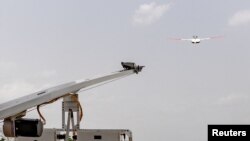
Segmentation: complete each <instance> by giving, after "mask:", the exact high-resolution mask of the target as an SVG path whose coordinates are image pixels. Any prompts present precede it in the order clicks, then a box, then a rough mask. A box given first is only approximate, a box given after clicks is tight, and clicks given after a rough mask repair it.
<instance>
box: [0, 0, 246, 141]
mask: <svg viewBox="0 0 250 141" xmlns="http://www.w3.org/2000/svg"><path fill="white" fill-rule="evenodd" d="M249 34H250V1H249V0H240V1H235V0H209V1H208V0H172V1H170V0H169V1H168V0H154V1H151V0H134V1H117V0H106V1H97V0H89V1H80V0H74V1H69V0H43V1H38V0H15V1H14V0H12V1H7V0H6V1H0V49H1V50H0V80H1V81H0V96H1V98H0V102H1V103H2V102H6V101H8V100H11V99H14V98H17V97H20V96H24V95H27V94H29V93H33V92H36V91H38V90H41V89H44V88H48V87H51V86H54V85H57V84H61V83H64V82H68V81H72V80H77V79H82V78H90V77H93V76H95V75H98V74H105V73H109V72H113V71H116V70H120V69H121V66H120V62H121V61H133V62H136V63H137V64H140V65H145V66H146V68H145V69H144V70H143V72H141V74H139V75H132V76H129V77H127V78H124V79H121V80H119V81H116V82H113V83H110V84H107V85H104V86H101V87H98V88H95V89H91V90H88V91H84V92H81V93H80V101H81V103H82V105H83V108H84V120H83V122H82V123H81V127H82V128H85V129H88V128H97V129H99V128H108V129H113V128H115V129H116V128H118V129H120V128H122V129H123V128H124V129H131V130H132V131H133V135H134V140H135V141H152V140H157V141H166V140H170V141H183V140H185V141H202V140H207V124H249V123H250V110H248V108H249V107H250V102H249V101H250V87H249V83H250V61H249V60H250V55H249V53H250V47H249V41H250V36H249ZM193 35H198V36H199V37H207V36H215V35H223V36H224V38H223V39H218V40H209V41H204V42H201V43H200V44H198V45H193V44H191V43H189V42H175V41H170V40H168V38H170V37H176V38H181V37H182V38H190V37H192V36H193ZM42 111H43V113H44V115H45V117H46V119H47V125H46V127H48V128H52V127H53V128H60V127H61V116H60V115H61V101H59V102H56V103H54V104H51V105H47V106H45V107H43V108H42ZM27 117H36V118H37V117H38V116H37V113H36V112H35V111H34V112H31V113H29V114H28V116H27Z"/></svg>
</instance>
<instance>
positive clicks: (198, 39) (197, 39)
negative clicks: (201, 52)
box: [170, 35, 223, 44]
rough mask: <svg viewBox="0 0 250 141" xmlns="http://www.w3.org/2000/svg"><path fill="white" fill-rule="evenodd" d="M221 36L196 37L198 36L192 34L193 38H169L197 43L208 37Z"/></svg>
mask: <svg viewBox="0 0 250 141" xmlns="http://www.w3.org/2000/svg"><path fill="white" fill-rule="evenodd" d="M222 37H223V36H213V37H207V38H198V36H196V35H195V36H193V38H190V39H185V38H170V39H171V40H177V41H190V42H191V43H193V44H199V43H200V42H201V41H203V40H210V39H218V38H222Z"/></svg>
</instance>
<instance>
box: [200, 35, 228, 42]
mask: <svg viewBox="0 0 250 141" xmlns="http://www.w3.org/2000/svg"><path fill="white" fill-rule="evenodd" d="M223 37H224V36H211V37H207V38H201V39H200V40H201V41H202V40H210V39H221V38H223Z"/></svg>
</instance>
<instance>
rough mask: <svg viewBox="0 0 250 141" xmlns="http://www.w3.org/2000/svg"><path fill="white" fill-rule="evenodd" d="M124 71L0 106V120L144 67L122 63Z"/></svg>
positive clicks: (136, 71)
mask: <svg viewBox="0 0 250 141" xmlns="http://www.w3.org/2000/svg"><path fill="white" fill-rule="evenodd" d="M122 66H123V68H124V69H123V70H121V71H117V72H114V73H110V74H107V75H103V76H100V77H95V78H92V79H86V80H83V81H73V82H69V83H66V84H62V85H59V86H56V87H52V88H49V89H46V90H43V91H39V92H36V93H33V94H30V95H27V96H24V97H21V98H18V99H14V100H12V101H9V102H6V103H3V104H0V119H6V118H14V119H15V118H16V117H17V116H18V115H20V114H21V113H23V114H25V112H26V110H27V109H30V108H32V107H35V106H38V105H41V104H43V103H46V102H49V101H52V100H55V99H58V98H61V97H63V96H65V95H67V94H70V93H76V92H78V91H79V90H84V89H86V88H89V87H91V86H95V85H97V84H101V83H104V82H107V81H110V80H114V79H117V78H121V77H125V76H128V75H131V74H134V73H138V72H140V71H141V70H142V68H143V66H138V65H136V64H135V63H131V62H125V63H124V62H122Z"/></svg>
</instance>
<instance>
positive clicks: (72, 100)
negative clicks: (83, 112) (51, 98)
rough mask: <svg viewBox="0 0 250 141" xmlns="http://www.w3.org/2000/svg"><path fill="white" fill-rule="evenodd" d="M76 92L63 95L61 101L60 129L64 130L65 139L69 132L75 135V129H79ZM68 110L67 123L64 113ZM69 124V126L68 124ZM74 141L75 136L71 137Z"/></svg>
mask: <svg viewBox="0 0 250 141" xmlns="http://www.w3.org/2000/svg"><path fill="white" fill-rule="evenodd" d="M79 106H80V105H79V102H78V94H70V95H69V96H65V97H64V98H63V102H62V129H63V130H64V131H66V135H65V141H66V140H67V139H68V138H69V136H70V132H73V136H76V132H77V130H79V129H80V112H79V108H80V107H79ZM67 112H68V117H67V118H68V119H67V123H65V122H66V121H65V115H66V113H67ZM74 113H76V124H75V122H74ZM70 124H71V126H70ZM73 140H74V141H75V138H74V137H73Z"/></svg>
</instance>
